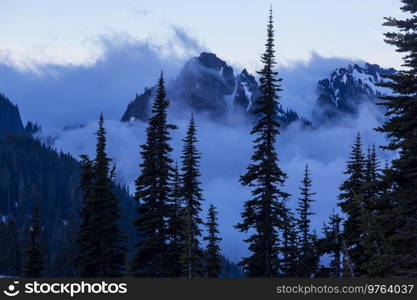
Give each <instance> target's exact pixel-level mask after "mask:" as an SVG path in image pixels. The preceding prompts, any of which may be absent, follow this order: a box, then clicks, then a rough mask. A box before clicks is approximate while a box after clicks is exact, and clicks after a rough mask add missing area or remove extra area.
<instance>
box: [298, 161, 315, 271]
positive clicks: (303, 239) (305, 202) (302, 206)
mask: <svg viewBox="0 0 417 300" xmlns="http://www.w3.org/2000/svg"><path fill="white" fill-rule="evenodd" d="M301 184H302V186H301V187H300V194H301V197H300V198H299V199H298V207H297V209H296V210H297V212H298V219H297V228H298V234H299V243H300V245H299V248H300V261H299V268H298V272H299V275H300V276H301V277H304V278H309V277H311V275H312V274H313V268H314V260H315V247H314V243H313V241H312V235H311V233H310V223H311V220H310V216H311V215H313V213H312V212H311V203H312V202H313V201H314V200H313V198H312V197H313V196H314V195H315V193H313V192H311V186H312V181H311V177H310V171H309V169H308V164H306V167H305V170H304V177H303V180H302V182H301Z"/></svg>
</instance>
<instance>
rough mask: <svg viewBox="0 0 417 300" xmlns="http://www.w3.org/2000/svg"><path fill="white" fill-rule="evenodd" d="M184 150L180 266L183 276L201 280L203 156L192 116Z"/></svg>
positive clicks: (184, 140)
mask: <svg viewBox="0 0 417 300" xmlns="http://www.w3.org/2000/svg"><path fill="white" fill-rule="evenodd" d="M183 142H184V147H183V150H182V156H181V158H182V168H181V171H182V173H181V182H182V196H183V201H184V223H185V228H184V237H183V245H182V256H181V263H182V266H183V274H184V275H185V276H187V277H196V276H201V275H202V273H203V270H202V258H203V257H202V256H203V255H202V250H201V248H200V242H199V237H200V236H201V228H200V226H201V225H202V224H203V221H202V220H201V218H200V216H199V214H200V212H201V202H202V201H203V195H202V190H201V188H200V184H201V183H200V180H199V177H200V170H199V167H200V165H199V159H200V157H201V156H200V153H199V151H198V150H197V147H196V144H197V138H196V125H195V122H194V117H193V116H191V119H190V123H189V125H188V130H187V135H186V137H185V138H184V139H183Z"/></svg>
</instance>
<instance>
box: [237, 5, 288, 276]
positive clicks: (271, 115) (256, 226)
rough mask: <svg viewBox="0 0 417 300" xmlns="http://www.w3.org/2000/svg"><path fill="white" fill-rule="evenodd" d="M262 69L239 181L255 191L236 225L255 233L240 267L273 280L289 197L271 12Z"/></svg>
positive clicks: (238, 227)
mask: <svg viewBox="0 0 417 300" xmlns="http://www.w3.org/2000/svg"><path fill="white" fill-rule="evenodd" d="M261 61H262V63H263V68H262V69H261V71H259V72H258V74H259V75H260V78H259V80H260V90H261V96H260V97H259V98H258V99H257V101H256V106H257V108H256V110H255V111H254V113H255V114H256V115H257V116H258V119H257V122H256V124H255V126H254V127H253V129H252V131H251V134H252V135H255V136H256V138H255V140H254V141H253V143H254V153H253V155H252V158H251V160H252V162H251V163H250V165H249V166H248V168H247V171H246V174H244V175H243V176H242V177H241V178H240V182H241V183H242V185H244V186H249V187H251V188H253V189H252V199H251V200H248V201H246V202H245V204H244V211H243V212H242V222H241V223H239V224H237V225H236V228H237V229H238V230H239V231H241V232H248V231H251V232H252V231H253V233H251V235H250V237H249V238H248V239H246V240H245V242H246V243H248V244H249V251H250V252H251V255H250V256H249V257H246V258H244V259H243V260H242V261H241V262H240V265H241V266H242V267H243V269H244V271H245V273H246V274H247V276H249V277H274V276H277V274H278V268H279V264H278V256H279V253H278V252H279V229H282V227H283V220H284V219H285V214H286V209H285V201H284V199H286V198H287V196H288V194H287V193H285V192H283V191H282V189H281V188H282V185H283V184H284V182H285V179H286V174H285V173H284V172H283V171H282V170H281V168H280V167H279V165H278V155H277V152H276V149H275V142H276V137H277V135H278V134H279V123H278V122H277V119H276V116H277V107H278V105H279V103H278V100H279V95H278V92H280V91H281V85H280V81H281V79H278V72H276V71H275V70H274V67H275V65H276V61H275V50H274V29H273V18H272V9H271V11H270V16H269V22H268V26H267V42H266V50H265V52H264V54H263V55H262V57H261Z"/></svg>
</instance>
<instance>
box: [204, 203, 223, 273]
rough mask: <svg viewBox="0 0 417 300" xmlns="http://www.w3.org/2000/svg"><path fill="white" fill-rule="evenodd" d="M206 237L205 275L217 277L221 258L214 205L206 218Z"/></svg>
mask: <svg viewBox="0 0 417 300" xmlns="http://www.w3.org/2000/svg"><path fill="white" fill-rule="evenodd" d="M206 226H207V236H205V237H204V240H205V241H206V242H207V247H206V251H205V260H206V275H207V277H219V275H220V272H221V263H222V257H221V253H220V246H219V242H220V241H221V240H222V239H221V238H220V237H219V230H218V224H217V210H216V207H215V206H214V205H210V207H209V209H208V216H207V222H206Z"/></svg>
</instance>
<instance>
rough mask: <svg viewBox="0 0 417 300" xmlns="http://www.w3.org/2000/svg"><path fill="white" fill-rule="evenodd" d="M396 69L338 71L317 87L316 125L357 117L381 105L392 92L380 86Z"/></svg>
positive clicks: (368, 66)
mask: <svg viewBox="0 0 417 300" xmlns="http://www.w3.org/2000/svg"><path fill="white" fill-rule="evenodd" d="M395 72H396V71H395V70H394V69H384V68H381V67H380V66H378V65H372V64H368V63H366V64H365V65H364V66H359V65H357V64H354V65H349V66H348V67H346V68H338V69H336V70H335V71H334V72H332V73H331V74H330V76H329V77H328V78H325V79H323V80H320V81H319V82H318V85H317V92H318V98H317V101H316V103H315V106H314V110H313V122H314V124H318V125H320V124H325V123H329V122H337V121H338V120H340V119H343V118H345V117H347V116H356V115H357V114H358V112H359V109H360V107H361V106H362V105H364V104H367V103H371V104H374V103H376V102H377V101H378V97H380V96H382V95H387V94H389V93H390V90H388V89H387V88H383V87H379V86H377V83H378V82H381V81H382V80H383V76H384V75H389V74H393V73H395Z"/></svg>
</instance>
